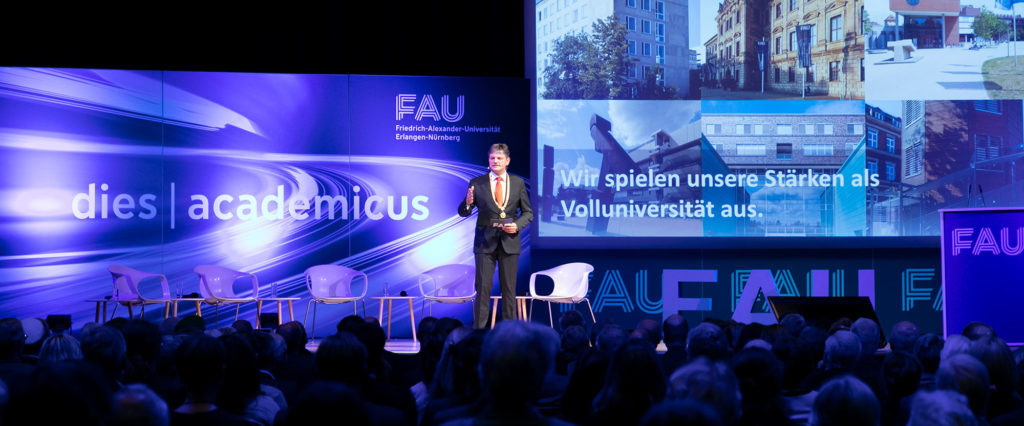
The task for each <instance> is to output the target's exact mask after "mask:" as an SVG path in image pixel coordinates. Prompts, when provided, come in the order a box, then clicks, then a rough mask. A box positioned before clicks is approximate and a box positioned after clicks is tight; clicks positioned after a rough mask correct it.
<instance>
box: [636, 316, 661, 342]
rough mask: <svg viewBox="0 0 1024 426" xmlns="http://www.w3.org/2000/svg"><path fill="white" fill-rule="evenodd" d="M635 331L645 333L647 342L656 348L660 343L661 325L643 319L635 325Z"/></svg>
mask: <svg viewBox="0 0 1024 426" xmlns="http://www.w3.org/2000/svg"><path fill="white" fill-rule="evenodd" d="M636 329H637V330H644V331H646V332H647V333H646V338H647V341H649V342H651V344H652V345H654V346H658V343H661V324H658V322H657V321H655V320H652V319H645V320H642V321H640V322H639V323H638V324H637V325H636Z"/></svg>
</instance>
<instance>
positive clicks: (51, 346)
mask: <svg viewBox="0 0 1024 426" xmlns="http://www.w3.org/2000/svg"><path fill="white" fill-rule="evenodd" d="M81 359H82V345H81V344H79V343H78V339H76V338H74V337H72V336H71V335H70V334H54V335H52V336H50V337H47V338H46V340H44V341H43V346H42V347H41V348H39V362H41V363H47V362H49V363H54V362H63V361H78V360H81Z"/></svg>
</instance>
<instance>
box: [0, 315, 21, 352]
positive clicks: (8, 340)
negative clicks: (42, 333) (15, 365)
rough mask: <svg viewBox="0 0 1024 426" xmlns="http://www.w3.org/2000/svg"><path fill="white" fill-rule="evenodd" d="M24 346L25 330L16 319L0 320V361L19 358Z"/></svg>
mask: <svg viewBox="0 0 1024 426" xmlns="http://www.w3.org/2000/svg"><path fill="white" fill-rule="evenodd" d="M24 346H25V329H24V328H22V327H21V321H19V320H18V319H17V318H4V319H0V360H6V359H16V358H20V357H21V351H22V348H24Z"/></svg>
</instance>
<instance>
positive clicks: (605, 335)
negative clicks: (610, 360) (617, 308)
mask: <svg viewBox="0 0 1024 426" xmlns="http://www.w3.org/2000/svg"><path fill="white" fill-rule="evenodd" d="M626 338H627V336H626V330H624V329H623V328H622V327H619V326H617V325H615V324H610V325H608V326H606V327H604V329H602V330H601V332H600V334H598V335H597V350H599V351H601V352H604V353H605V354H607V355H608V356H609V357H611V355H612V354H614V353H615V351H616V350H618V349H619V347H620V346H622V344H623V343H625V342H626Z"/></svg>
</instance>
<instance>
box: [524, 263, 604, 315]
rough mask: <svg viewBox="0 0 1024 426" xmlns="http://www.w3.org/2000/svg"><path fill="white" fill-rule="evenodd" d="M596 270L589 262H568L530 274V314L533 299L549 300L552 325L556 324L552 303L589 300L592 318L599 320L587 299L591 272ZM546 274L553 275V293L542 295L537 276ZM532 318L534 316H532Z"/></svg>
mask: <svg viewBox="0 0 1024 426" xmlns="http://www.w3.org/2000/svg"><path fill="white" fill-rule="evenodd" d="M591 272H594V267H593V266H591V265H590V264H588V263H580V262H576V263H566V264H565V265H560V266H556V267H554V268H551V269H547V270H544V271H538V272H534V273H533V274H531V275H530V297H531V298H532V300H531V301H530V304H531V307H530V314H531V317H532V314H533V306H532V305H533V301H535V300H540V301H545V302H548V320H549V321H550V322H551V327H554V326H555V319H554V316H553V315H552V313H551V303H552V302H554V303H571V304H577V303H580V302H587V308H588V309H590V319H591V320H592V321H594V322H595V323H596V322H597V318H595V317H594V308H593V307H591V306H590V300H589V299H587V291H588V290H590V273H591ZM538 275H545V276H548V277H551V279H552V280H553V281H554V282H555V286H554V288H553V289H552V290H551V294H549V295H546V296H541V295H539V294H537V287H536V283H537V276H538ZM531 319H532V318H531Z"/></svg>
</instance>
